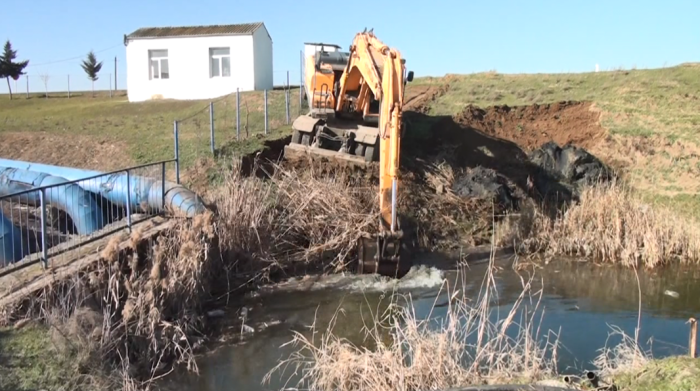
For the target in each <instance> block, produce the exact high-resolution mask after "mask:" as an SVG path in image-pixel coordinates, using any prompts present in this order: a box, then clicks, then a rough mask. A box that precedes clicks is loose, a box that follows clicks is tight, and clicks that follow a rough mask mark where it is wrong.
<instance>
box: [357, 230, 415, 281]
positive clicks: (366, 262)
mask: <svg viewBox="0 0 700 391" xmlns="http://www.w3.org/2000/svg"><path fill="white" fill-rule="evenodd" d="M402 237H403V233H402V232H401V231H398V232H394V233H392V232H390V231H382V232H381V233H379V234H376V235H372V236H367V237H362V238H360V240H359V241H358V245H357V256H358V262H357V271H356V272H357V273H358V274H379V275H381V276H387V277H393V278H401V277H403V276H404V275H406V273H408V270H409V269H410V264H409V262H408V261H407V259H402V256H401V255H402V246H401V240H402ZM404 258H405V257H404Z"/></svg>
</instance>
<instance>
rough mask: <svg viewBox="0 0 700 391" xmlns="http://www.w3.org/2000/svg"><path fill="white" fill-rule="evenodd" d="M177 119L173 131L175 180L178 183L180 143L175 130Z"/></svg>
mask: <svg viewBox="0 0 700 391" xmlns="http://www.w3.org/2000/svg"><path fill="white" fill-rule="evenodd" d="M177 126H178V125H177V120H175V122H174V123H173V131H174V133H175V182H176V183H177V184H178V185H179V184H180V143H179V140H178V138H179V136H178V130H177Z"/></svg>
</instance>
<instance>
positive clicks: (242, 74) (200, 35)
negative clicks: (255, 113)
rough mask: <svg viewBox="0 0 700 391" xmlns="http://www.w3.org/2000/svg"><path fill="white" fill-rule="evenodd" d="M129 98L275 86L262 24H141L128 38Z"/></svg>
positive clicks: (203, 96) (175, 96)
mask: <svg viewBox="0 0 700 391" xmlns="http://www.w3.org/2000/svg"><path fill="white" fill-rule="evenodd" d="M124 45H125V46H126V88H127V93H128V96H129V101H130V102H139V101H145V100H149V99H211V98H216V97H219V96H223V95H227V94H231V93H235V92H236V88H238V89H240V91H251V90H259V91H260V90H265V89H268V90H270V89H272V38H271V37H270V34H269V33H268V31H267V28H266V27H265V24H264V23H245V24H232V25H216V26H193V27H153V28H140V29H138V30H136V31H134V32H133V33H131V34H129V35H125V36H124Z"/></svg>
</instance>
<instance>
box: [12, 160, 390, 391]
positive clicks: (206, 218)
mask: <svg viewBox="0 0 700 391" xmlns="http://www.w3.org/2000/svg"><path fill="white" fill-rule="evenodd" d="M240 172H241V171H240V167H239V166H237V165H236V167H233V169H232V170H229V171H228V174H227V176H226V177H225V181H224V184H223V185H222V186H220V187H219V188H218V189H216V191H215V192H213V193H212V194H210V195H209V196H210V197H209V198H210V200H211V201H213V202H214V203H215V204H216V208H217V211H216V213H212V212H207V213H205V214H202V215H199V216H196V217H195V218H193V219H180V220H179V222H178V224H177V225H176V227H175V228H174V229H172V230H170V231H167V232H165V233H163V234H161V236H159V237H158V239H157V240H156V241H155V242H149V241H144V240H143V237H142V232H140V231H138V230H135V231H134V232H133V233H132V234H131V237H130V238H127V237H125V236H121V237H117V238H115V239H113V240H112V241H111V242H110V243H108V245H107V246H106V247H105V248H104V249H103V250H102V259H101V261H99V262H98V263H97V264H96V265H95V266H94V269H92V270H87V271H85V272H84V274H83V275H76V276H74V277H72V278H71V279H69V280H65V281H60V282H57V283H56V284H54V285H53V286H52V287H51V288H47V289H46V290H45V291H43V292H41V293H40V294H39V295H38V297H32V298H27V299H26V300H25V301H24V302H23V303H21V304H20V305H19V306H18V307H16V308H12V309H11V310H9V311H8V312H7V314H8V316H10V317H12V319H18V318H22V317H31V318H34V319H39V320H43V321H44V322H45V323H48V324H49V325H51V327H52V328H53V329H54V330H55V331H58V332H52V334H55V336H56V337H57V338H60V339H61V340H62V341H71V343H72V344H73V345H75V349H72V350H71V351H72V352H73V353H74V354H75V357H76V360H77V361H80V362H81V364H80V365H77V367H76V368H75V371H76V376H75V379H78V380H76V383H77V384H75V385H73V388H74V389H90V388H92V387H96V386H98V385H96V384H95V381H96V379H97V380H99V379H107V380H105V381H104V383H105V384H106V383H109V384H108V385H109V387H107V388H117V389H135V388H139V389H142V388H147V387H148V386H149V385H150V384H151V383H152V381H154V380H155V379H158V378H160V377H162V376H164V375H166V374H167V368H171V367H172V366H173V365H177V364H184V365H185V366H186V367H187V368H188V369H189V370H192V371H195V372H197V370H198V368H197V365H196V362H195V360H194V356H193V350H194V349H193V344H194V343H195V341H196V340H197V339H198V338H199V337H200V336H201V335H203V334H204V333H206V328H207V321H206V318H205V317H204V316H203V314H204V312H205V311H204V310H203V308H202V306H203V304H204V303H206V302H207V301H211V300H216V298H217V296H216V295H217V294H219V293H222V292H231V291H233V290H235V289H237V288H232V287H231V284H230V283H231V281H236V282H241V284H240V285H237V287H241V286H243V285H244V282H245V281H246V280H247V279H249V277H250V278H253V279H255V281H256V282H260V281H261V279H263V278H265V277H267V276H268V275H269V273H271V272H272V271H275V270H285V269H288V268H292V267H294V266H295V265H297V264H302V265H309V264H312V265H321V264H323V265H332V266H334V267H335V268H338V269H340V268H343V267H345V266H346V263H347V261H348V260H349V259H350V258H351V252H352V251H354V249H355V243H356V240H357V239H358V238H359V236H361V235H363V234H365V233H368V232H370V231H371V230H372V229H376V228H375V227H376V224H375V222H376V221H375V218H376V217H375V216H376V215H375V214H374V211H375V205H376V204H377V203H376V202H374V201H375V200H374V198H373V197H375V196H376V192H374V191H372V190H373V189H371V188H365V187H360V186H357V184H354V183H353V179H352V177H351V176H350V175H337V174H338V173H333V172H327V173H318V172H314V171H310V172H306V171H305V172H296V171H294V170H285V169H282V168H281V167H276V170H275V173H274V174H272V175H271V177H270V178H269V179H268V180H260V179H256V178H251V177H244V176H242V175H241V174H240ZM123 241H127V242H128V244H129V246H128V248H127V250H126V251H120V250H119V248H120V243H122V242H123ZM122 247H123V245H122ZM321 261H323V262H321ZM251 273H252V277H251ZM219 297H220V296H219ZM86 314H87V315H86ZM86 317H87V318H89V319H91V320H92V322H91V324H90V327H88V329H87V331H85V332H83V331H80V330H82V329H83V328H81V327H75V326H74V325H75V324H76V322H78V321H79V320H80V319H84V318H86ZM9 320H10V319H9V318H8V319H6V320H5V321H8V322H9ZM79 331H80V332H79ZM95 374H102V375H104V376H102V375H100V376H96V375H95ZM105 374H106V375H105ZM115 374H116V375H117V376H116V377H115ZM88 379H89V381H88ZM115 382H116V383H119V384H116V383H115Z"/></svg>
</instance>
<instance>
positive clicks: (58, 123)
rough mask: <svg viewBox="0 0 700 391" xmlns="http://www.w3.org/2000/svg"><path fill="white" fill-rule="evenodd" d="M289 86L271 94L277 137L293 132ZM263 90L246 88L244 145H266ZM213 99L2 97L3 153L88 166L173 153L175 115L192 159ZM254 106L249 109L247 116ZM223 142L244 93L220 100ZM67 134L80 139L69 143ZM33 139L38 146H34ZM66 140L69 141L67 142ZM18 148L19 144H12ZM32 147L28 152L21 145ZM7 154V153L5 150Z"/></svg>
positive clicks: (229, 137) (201, 150) (232, 131)
mask: <svg viewBox="0 0 700 391" xmlns="http://www.w3.org/2000/svg"><path fill="white" fill-rule="evenodd" d="M290 95H291V110H290V112H291V118H292V119H293V118H294V117H295V115H296V114H297V113H298V112H299V90H298V89H292V90H291V92H290ZM284 101H285V99H284V92H283V91H271V92H269V93H268V107H269V126H270V129H272V131H271V134H270V136H269V137H274V136H275V135H278V134H281V133H285V134H286V133H288V132H289V129H290V126H288V125H285V109H284ZM263 102H264V100H263V93H262V92H259V91H255V92H246V93H242V94H241V99H240V107H241V119H240V122H241V136H242V138H245V125H246V117H247V122H248V131H249V132H248V133H249V137H248V138H247V140H246V141H245V142H241V143H239V147H242V148H243V149H245V150H254V149H255V148H257V147H259V146H260V138H259V137H256V135H258V136H259V135H260V134H262V133H263V132H264V114H263V113H264V112H263V107H264V106H263ZM208 104H209V101H171V100H163V101H151V102H142V103H129V102H128V101H127V100H126V96H125V95H124V93H123V92H120V93H119V94H118V95H117V96H115V97H113V98H109V95H108V94H107V95H105V94H100V96H98V97H96V98H92V97H91V96H90V95H89V94H82V95H80V96H77V97H72V98H71V99H67V98H65V97H51V98H49V99H44V98H42V97H39V96H32V97H30V99H26V98H25V96H24V95H19V96H15V99H13V100H10V99H9V97H8V96H1V97H0V124H2V126H0V138H2V140H3V141H2V143H3V144H4V145H3V146H0V157H11V158H15V159H23V160H31V161H36V162H42V163H50V164H72V165H78V164H81V163H82V162H83V161H84V162H86V163H85V164H84V165H86V166H88V167H89V168H95V169H110V168H111V169H116V168H120V167H125V166H128V165H135V164H141V163H148V162H153V161H157V160H164V159H171V158H173V121H174V120H176V119H177V120H181V122H180V125H179V131H180V141H181V142H180V151H181V152H180V153H181V157H182V159H183V164H184V165H189V164H190V163H192V162H193V161H194V160H195V159H196V158H198V157H204V156H210V152H209V148H210V147H209V133H210V132H209V111H208ZM246 108H247V113H248V115H247V116H246ZM214 114H215V119H214V120H215V128H216V132H215V133H216V145H217V147H221V146H222V145H224V144H227V143H231V142H232V141H235V138H236V96H235V94H234V95H229V96H227V97H224V98H220V99H218V100H216V102H215V104H214ZM67 140H73V142H72V143H70V144H67V143H68V141H67ZM26 144H31V146H29V147H28V146H27V145H26ZM64 144H65V145H64ZM104 144H110V145H113V146H114V147H115V148H113V149H110V150H109V151H107V152H105V153H103V156H101V157H100V158H99V159H98V160H95V159H93V156H91V155H93V154H94V153H96V152H98V151H100V153H101V152H102V150H103V145H104ZM56 145H59V146H61V147H63V148H64V149H69V150H70V149H71V148H73V145H79V146H78V147H75V149H73V150H71V151H70V153H71V154H78V155H85V159H80V158H76V157H75V155H74V156H73V157H70V156H66V157H61V153H59V152H57V151H55V149H56ZM10 148H11V149H10ZM22 149H24V151H23V152H19V150H22ZM115 149H116V150H115ZM3 152H4V153H3Z"/></svg>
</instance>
